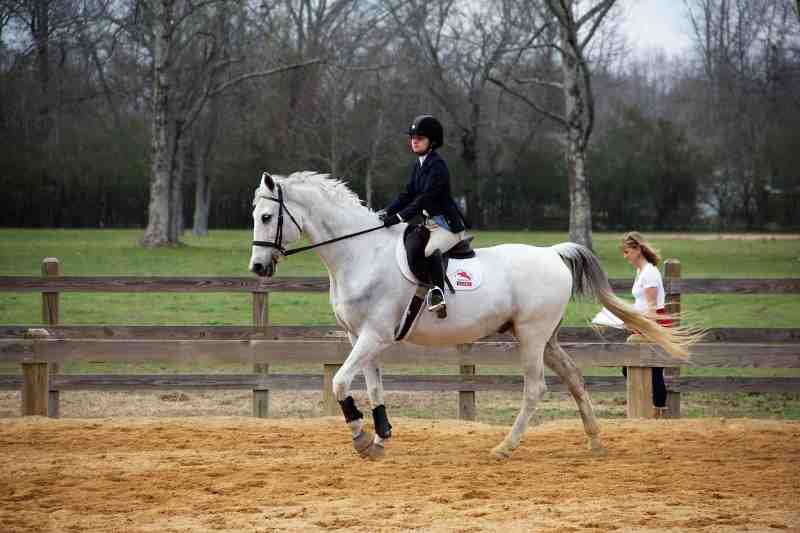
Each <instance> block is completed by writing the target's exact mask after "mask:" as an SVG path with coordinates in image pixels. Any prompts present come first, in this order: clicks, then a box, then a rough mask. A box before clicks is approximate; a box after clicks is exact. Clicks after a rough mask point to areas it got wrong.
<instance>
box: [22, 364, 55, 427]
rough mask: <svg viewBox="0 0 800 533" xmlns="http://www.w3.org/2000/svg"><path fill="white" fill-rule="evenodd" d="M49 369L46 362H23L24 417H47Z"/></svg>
mask: <svg viewBox="0 0 800 533" xmlns="http://www.w3.org/2000/svg"><path fill="white" fill-rule="evenodd" d="M47 367H48V364H47V362H46V361H23V362H22V416H47V414H48V413H47V395H48V392H49V388H50V387H49V385H50V379H49V375H48V368H47Z"/></svg>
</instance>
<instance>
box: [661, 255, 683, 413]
mask: <svg viewBox="0 0 800 533" xmlns="http://www.w3.org/2000/svg"><path fill="white" fill-rule="evenodd" d="M680 279H681V262H680V261H678V260H677V259H667V260H666V261H665V262H664V282H665V287H664V288H665V290H666V293H667V294H666V305H665V308H666V311H667V313H669V314H675V315H677V314H680V312H681V293H680V292H678V291H677V290H675V288H674V282H675V281H677V280H680ZM674 324H675V325H676V326H678V325H680V320H676V321H674ZM680 376H681V368H680V367H679V366H675V367H667V368H665V369H664V382H665V384H666V386H667V413H666V416H667V418H680V417H681V392H680V391H679V390H673V389H676V388H677V385H676V383H677V380H678V378H680Z"/></svg>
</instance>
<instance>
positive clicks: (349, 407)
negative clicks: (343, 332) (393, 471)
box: [333, 334, 391, 458]
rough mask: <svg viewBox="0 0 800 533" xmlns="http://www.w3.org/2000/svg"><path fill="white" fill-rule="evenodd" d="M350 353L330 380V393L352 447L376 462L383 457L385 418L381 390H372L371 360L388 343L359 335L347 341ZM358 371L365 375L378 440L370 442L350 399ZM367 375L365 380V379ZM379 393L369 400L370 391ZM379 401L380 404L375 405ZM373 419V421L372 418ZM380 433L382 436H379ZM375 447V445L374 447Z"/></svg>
mask: <svg viewBox="0 0 800 533" xmlns="http://www.w3.org/2000/svg"><path fill="white" fill-rule="evenodd" d="M350 340H351V342H353V341H354V342H353V349H352V350H351V351H350V354H349V355H348V356H347V359H345V362H344V364H343V365H342V367H341V368H340V369H339V370H338V372H336V375H334V376H333V393H334V395H335V396H336V399H337V400H338V402H339V405H340V406H341V408H342V413H343V414H344V419H345V422H347V425H348V426H349V427H350V431H351V433H352V435H353V447H354V448H355V449H356V451H357V452H358V453H359V454H360V455H361V456H362V457H370V458H380V457H382V456H383V455H384V447H383V439H385V438H388V436H389V435H390V432H389V430H390V429H391V426H389V421H388V419H387V418H386V408H385V407H384V406H383V386H382V384H380V386H379V387H376V385H375V381H374V379H375V378H377V379H378V380H379V374H378V373H377V372H376V370H375V369H376V368H377V366H376V365H375V364H374V360H375V357H376V356H377V355H378V354H379V353H380V352H381V351H382V350H384V349H385V348H386V347H387V346H389V344H391V343H390V342H386V341H381V340H380V339H378V338H377V337H375V336H372V335H369V334H362V335H361V336H360V337H358V338H354V337H352V336H351V337H350ZM359 371H363V372H364V374H365V380H366V381H367V390H368V391H369V394H370V401H371V402H372V404H373V407H374V409H373V419H375V420H376V432H378V436H377V437H374V438H373V435H372V433H370V432H369V431H365V430H364V427H363V426H364V415H363V414H362V413H361V411H359V410H358V407H356V404H355V401H354V400H353V397H352V396H351V395H350V385H351V384H352V382H353V378H354V377H355V376H356V374H357V373H358V372H359ZM368 374H369V377H367V375H368ZM373 390H375V391H379V393H378V395H377V396H375V397H374V398H373V396H372V391H373ZM377 401H380V404H376V403H375V402H377ZM376 417H377V418H376ZM381 433H382V434H383V435H381ZM376 443H377V444H376Z"/></svg>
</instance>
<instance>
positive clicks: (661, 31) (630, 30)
mask: <svg viewBox="0 0 800 533" xmlns="http://www.w3.org/2000/svg"><path fill="white" fill-rule="evenodd" d="M621 5H622V8H623V11H624V15H625V22H624V23H623V28H624V30H625V33H626V34H627V36H628V39H629V40H630V44H631V47H632V48H633V49H634V51H635V52H636V53H637V54H641V53H643V52H646V51H647V50H648V49H652V48H661V49H663V50H664V51H665V52H666V53H667V54H668V55H670V56H672V55H675V54H680V53H682V52H684V51H686V50H687V49H688V48H689V46H690V37H689V36H690V33H691V24H690V23H689V21H688V19H687V15H686V5H685V4H684V3H683V2H682V1H681V0H621Z"/></svg>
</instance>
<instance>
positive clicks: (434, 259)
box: [428, 250, 447, 318]
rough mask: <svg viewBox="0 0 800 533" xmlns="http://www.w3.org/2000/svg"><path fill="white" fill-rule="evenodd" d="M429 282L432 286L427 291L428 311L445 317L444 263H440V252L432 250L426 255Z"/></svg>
mask: <svg viewBox="0 0 800 533" xmlns="http://www.w3.org/2000/svg"><path fill="white" fill-rule="evenodd" d="M428 261H429V265H430V272H431V284H432V285H434V287H433V288H432V289H431V290H430V291H428V311H436V316H438V317H439V318H447V302H445V301H444V265H443V264H442V252H441V251H439V250H436V251H434V252H433V253H432V254H431V255H430V257H428Z"/></svg>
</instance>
